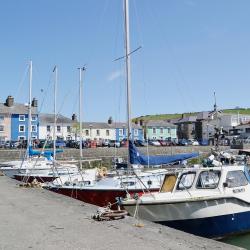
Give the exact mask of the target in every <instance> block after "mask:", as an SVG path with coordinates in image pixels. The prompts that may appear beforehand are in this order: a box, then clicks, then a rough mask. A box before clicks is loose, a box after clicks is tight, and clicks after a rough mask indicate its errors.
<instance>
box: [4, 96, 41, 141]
mask: <svg viewBox="0 0 250 250" xmlns="http://www.w3.org/2000/svg"><path fill="white" fill-rule="evenodd" d="M4 105H5V106H6V109H7V110H8V113H9V114H10V119H11V122H10V124H11V132H10V137H11V138H10V139H11V140H13V141H19V140H26V139H27V138H28V126H29V125H28V106H27V105H25V104H20V103H14V98H13V97H12V96H8V98H7V99H6V103H5V104H4ZM31 106H32V107H31V113H32V118H31V138H32V139H37V138H38V131H39V130H38V125H39V121H38V112H37V100H36V99H35V98H34V99H33V100H32V104H31Z"/></svg>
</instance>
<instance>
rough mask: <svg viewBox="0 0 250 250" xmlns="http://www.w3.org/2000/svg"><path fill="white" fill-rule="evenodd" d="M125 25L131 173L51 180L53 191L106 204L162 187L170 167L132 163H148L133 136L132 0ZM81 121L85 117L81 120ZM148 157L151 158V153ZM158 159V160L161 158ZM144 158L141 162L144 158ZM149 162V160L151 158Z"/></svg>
mask: <svg viewBox="0 0 250 250" xmlns="http://www.w3.org/2000/svg"><path fill="white" fill-rule="evenodd" d="M124 7H125V8H124V17H125V18H124V20H125V23H124V26H125V58H126V66H125V69H126V86H127V126H128V128H127V129H128V133H127V135H128V141H129V145H130V146H129V150H128V170H129V171H130V173H129V174H124V173H122V174H119V172H117V173H116V175H115V176H114V174H113V173H111V174H110V175H109V173H108V174H107V176H105V177H102V178H99V179H97V180H94V181H88V180H82V181H80V180H78V181H76V182H68V183H66V184H60V183H57V184H56V183H49V184H48V186H47V188H48V189H50V190H51V191H54V192H57V193H60V194H64V195H67V196H70V197H72V198H76V199H79V200H81V201H84V202H87V203H92V204H95V205H98V206H106V205H107V204H116V203H117V199H116V198H117V197H125V196H126V195H130V196H131V195H137V194H138V195H141V194H143V193H144V192H145V191H146V192H147V191H158V190H159V188H160V186H161V183H162V181H163V179H164V177H165V174H166V173H167V172H168V171H169V170H168V169H154V170H148V171H143V172H137V171H135V170H134V169H133V166H132V164H133V163H135V161H138V162H136V163H135V164H136V165H137V164H138V163H140V164H141V163H142V164H143V163H145V162H142V161H141V160H136V157H137V156H142V155H141V154H140V153H139V152H138V151H135V150H136V149H135V148H134V147H133V148H132V147H131V146H132V136H131V105H130V102H131V101H130V99H131V93H130V92H131V90H130V89H131V87H130V83H131V76H130V56H131V54H130V44H129V1H128V0H124ZM80 123H81V121H80ZM195 156H197V154H187V155H181V156H180V157H176V158H175V159H173V158H172V160H171V159H170V158H169V157H167V158H164V157H160V158H157V157H153V158H152V159H154V160H153V161H152V162H151V164H152V165H156V163H157V164H159V162H160V164H164V163H166V164H169V163H173V162H179V161H181V160H183V159H188V158H192V157H195ZM147 159H151V157H150V156H148V157H147ZM157 159H158V160H157ZM140 161H141V162H140ZM147 164H148V162H147Z"/></svg>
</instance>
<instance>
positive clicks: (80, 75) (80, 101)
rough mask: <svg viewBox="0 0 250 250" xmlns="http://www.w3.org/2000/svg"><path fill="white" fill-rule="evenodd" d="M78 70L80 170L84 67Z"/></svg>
mask: <svg viewBox="0 0 250 250" xmlns="http://www.w3.org/2000/svg"><path fill="white" fill-rule="evenodd" d="M78 69H79V130H80V132H79V135H80V145H79V146H80V161H79V162H80V169H81V168H82V85H83V82H82V72H83V71H84V70H85V67H83V68H78Z"/></svg>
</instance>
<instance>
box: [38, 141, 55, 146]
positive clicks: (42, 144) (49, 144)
mask: <svg viewBox="0 0 250 250" xmlns="http://www.w3.org/2000/svg"><path fill="white" fill-rule="evenodd" d="M45 143H46V145H45V148H53V142H52V141H47V142H46V140H40V142H39V144H38V147H39V148H43V147H44V144H45Z"/></svg>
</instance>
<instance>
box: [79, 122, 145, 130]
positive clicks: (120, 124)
mask: <svg viewBox="0 0 250 250" xmlns="http://www.w3.org/2000/svg"><path fill="white" fill-rule="evenodd" d="M131 126H132V128H136V129H141V128H142V127H141V126H140V125H139V124H135V123H132V125H131ZM82 127H83V128H94V129H98V128H102V129H105V128H106V129H114V128H127V123H125V122H112V123H111V124H108V123H107V122H83V123H82Z"/></svg>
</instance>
